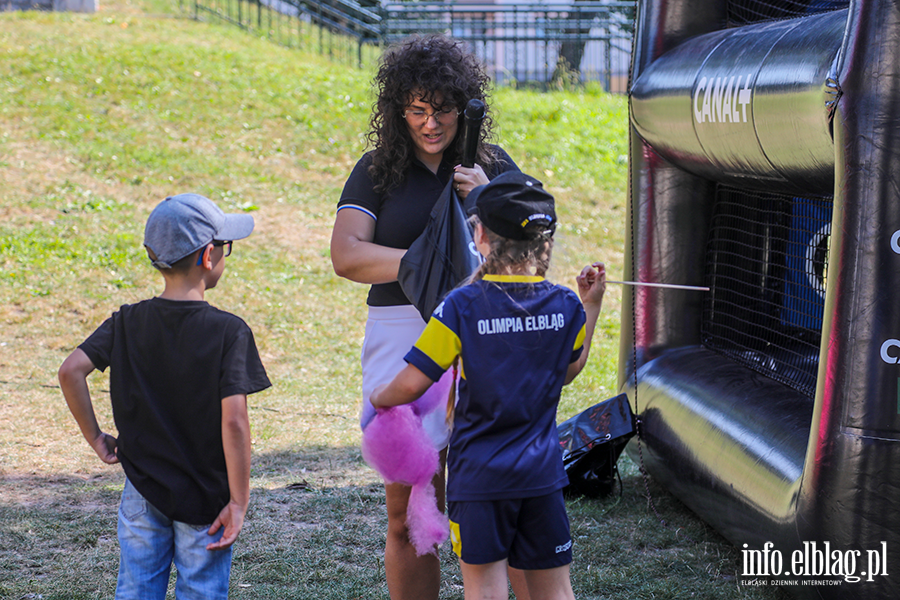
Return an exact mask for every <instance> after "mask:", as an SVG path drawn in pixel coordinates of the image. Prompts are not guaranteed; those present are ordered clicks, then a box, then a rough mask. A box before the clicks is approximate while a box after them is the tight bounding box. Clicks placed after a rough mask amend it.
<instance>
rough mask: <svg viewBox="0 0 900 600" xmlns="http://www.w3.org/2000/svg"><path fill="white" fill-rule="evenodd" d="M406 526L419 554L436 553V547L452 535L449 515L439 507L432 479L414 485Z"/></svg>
mask: <svg viewBox="0 0 900 600" xmlns="http://www.w3.org/2000/svg"><path fill="white" fill-rule="evenodd" d="M406 526H407V528H408V529H409V541H410V542H412V545H413V547H414V548H415V549H416V554H418V555H419V556H422V555H424V554H426V553H428V552H431V553H432V554H436V551H435V549H436V548H437V547H438V546H440V545H441V544H443V543H444V540H446V539H447V536H448V535H450V525H449V522H448V520H447V516H446V515H445V514H444V513H442V512H441V511H439V510H438V508H437V502H436V501H435V496H434V486H433V485H432V484H431V482H430V481H429V482H428V483H427V484H425V485H414V486H413V487H412V491H411V492H410V494H409V504H408V505H407V507H406Z"/></svg>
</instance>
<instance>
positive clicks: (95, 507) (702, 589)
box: [0, 446, 786, 600]
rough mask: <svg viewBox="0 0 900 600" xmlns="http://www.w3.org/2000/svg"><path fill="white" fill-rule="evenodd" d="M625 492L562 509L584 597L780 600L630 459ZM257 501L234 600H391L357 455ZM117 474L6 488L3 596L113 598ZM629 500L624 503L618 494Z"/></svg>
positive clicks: (321, 462) (281, 454) (282, 467)
mask: <svg viewBox="0 0 900 600" xmlns="http://www.w3.org/2000/svg"><path fill="white" fill-rule="evenodd" d="M620 467H621V468H622V470H623V479H622V486H621V489H620V488H619V487H618V486H617V488H616V490H615V492H614V493H613V494H612V495H610V496H609V497H606V498H599V499H588V498H583V497H581V498H573V499H570V500H569V501H568V510H569V518H570V521H571V525H572V537H573V541H574V555H575V560H574V563H573V565H572V581H573V587H574V589H575V593H576V597H578V598H580V599H588V598H595V599H604V600H606V599H621V600H626V599H628V600H632V599H640V598H667V599H680V598H707V599H719V598H721V599H731V598H747V599H770V600H771V599H782V598H785V597H786V596H785V595H784V594H783V592H781V591H780V590H775V589H761V588H743V587H741V586H739V584H738V582H737V579H736V575H737V570H738V569H739V568H740V558H739V553H738V551H737V549H735V548H734V547H733V546H731V545H730V544H729V543H728V542H727V541H725V540H724V539H723V538H721V537H720V536H719V535H718V534H716V533H715V532H714V531H713V530H712V529H710V528H709V527H707V526H706V525H705V524H704V523H702V522H701V521H700V520H699V519H697V518H696V517H695V516H694V515H693V514H692V513H691V512H690V511H688V510H687V509H686V508H685V507H684V506H683V505H681V503H680V502H678V500H677V499H675V498H674V497H673V496H671V495H670V494H668V493H667V492H666V491H665V490H663V489H662V488H661V487H660V486H658V485H656V483H655V482H653V481H652V480H651V481H650V482H649V489H650V494H651V496H652V497H653V500H654V502H655V504H656V506H657V507H658V509H659V511H660V513H661V515H662V516H663V518H664V519H665V520H666V522H667V525H665V526H664V525H661V524H660V523H659V521H658V520H657V518H656V517H655V516H654V514H653V513H652V511H651V510H650V508H649V506H648V501H647V496H646V491H645V486H644V482H643V480H642V478H641V476H640V474H639V473H638V472H637V469H636V468H635V467H634V465H633V464H631V463H630V461H629V460H628V458H627V457H623V459H621V461H620ZM251 476H252V483H251V485H252V488H253V490H252V498H251V505H250V510H249V512H248V514H247V520H246V523H245V526H244V529H243V531H242V533H241V537H240V538H239V540H238V542H237V543H236V544H235V546H234V561H233V570H232V578H231V586H232V593H231V597H232V598H237V599H242V598H248V599H249V598H253V599H257V598H260V599H269V598H272V599H275V598H279V599H285V598H288V599H290V598H298V599H300V598H302V599H306V598H309V599H313V598H316V599H319V598H322V599H325V600H330V599H334V600H337V599H338V598H340V599H341V600H346V599H354V598H387V597H388V596H387V588H386V585H385V580H384V561H383V555H384V535H385V531H386V527H387V520H386V514H385V507H384V488H383V486H382V484H381V481H380V480H379V478H378V476H377V475H376V474H375V473H374V472H373V471H372V470H371V469H369V468H368V467H367V466H366V465H365V463H364V462H363V461H362V459H361V457H360V453H359V449H358V448H356V447H338V448H333V447H325V446H319V447H304V448H297V449H288V450H279V451H276V452H268V453H259V454H254V457H253V468H252V475H251ZM123 481H124V477H123V475H122V473H121V469H112V468H111V469H108V470H106V471H105V472H103V473H101V474H96V475H93V476H79V475H75V474H58V475H26V474H12V475H10V474H7V475H4V476H2V477H0V597H2V598H16V599H20V598H42V599H50V598H73V599H80V598H109V597H112V595H113V593H114V589H115V579H116V571H117V567H118V544H117V542H116V508H117V504H118V499H119V494H120V492H121V487H122V484H123ZM620 492H621V493H620ZM441 558H442V564H443V583H442V590H441V599H442V600H445V599H446V600H450V599H453V600H456V599H461V598H462V586H461V580H460V578H459V569H458V567H457V565H456V560H455V557H454V556H453V555H452V553H451V552H450V550H449V547H448V545H447V544H445V545H444V547H443V548H441Z"/></svg>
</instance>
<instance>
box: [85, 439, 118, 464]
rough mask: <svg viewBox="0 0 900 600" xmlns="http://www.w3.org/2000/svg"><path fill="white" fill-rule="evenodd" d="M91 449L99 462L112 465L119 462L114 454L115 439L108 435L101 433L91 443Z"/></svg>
mask: <svg viewBox="0 0 900 600" xmlns="http://www.w3.org/2000/svg"><path fill="white" fill-rule="evenodd" d="M91 448H93V449H94V452H96V453H97V456H99V457H100V460H102V461H103V462H105V463H106V464H108V465H114V464H116V463H117V462H119V457H118V455H117V454H116V438H114V437H113V436H111V435H109V434H108V433H103V432H102V431H101V432H100V435H98V436H97V437H96V438H94V439H93V440H92V441H91Z"/></svg>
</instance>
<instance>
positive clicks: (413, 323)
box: [360, 305, 452, 450]
mask: <svg viewBox="0 0 900 600" xmlns="http://www.w3.org/2000/svg"><path fill="white" fill-rule="evenodd" d="M424 329H425V321H423V320H422V316H421V315H420V314H419V311H418V310H416V308H415V307H414V306H412V305H405V306H370V307H369V317H368V320H367V321H366V336H365V338H364V340H363V345H362V395H363V402H362V410H361V412H360V426H361V427H362V428H363V429H365V428H366V425H368V424H369V422H370V421H371V420H372V418H373V417H374V416H375V407H373V406H372V404H371V402H370V401H369V398H370V396H371V395H372V392H373V391H374V390H375V388H377V387H378V386H380V385H382V384H386V383H390V382H391V380H392V379H394V376H395V375H396V374H397V373H399V372H400V371H401V370H403V368H404V367H406V364H407V363H406V361H405V360H403V357H404V356H406V353H407V352H409V350H410V349H411V348H412V347H413V345H415V343H416V340H418V339H419V336H420V335H421V334H422V331H423V330H424ZM451 382H452V375H451V373H450V370H448V371H447V373H445V374H444V377H442V378H441V380H440V381H439V382H437V383H435V384H434V385H439V386H442V387H444V388H446V390H447V392H449V391H450V385H451ZM444 397H446V394H445V395H444ZM422 426H423V427H424V428H425V431H426V433H427V434H428V437H429V438H430V439H431V442H432V443H433V444H434V447H435V448H437V449H439V450H440V449H443V448H446V447H447V443H448V442H449V441H450V428H449V427H448V426H447V414H446V411H445V410H434V411H432V412H430V413H427V414H425V415H424V416H423V417H422Z"/></svg>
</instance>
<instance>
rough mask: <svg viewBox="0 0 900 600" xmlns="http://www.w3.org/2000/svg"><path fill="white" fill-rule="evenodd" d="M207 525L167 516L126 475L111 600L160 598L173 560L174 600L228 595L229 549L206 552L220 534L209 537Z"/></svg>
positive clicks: (163, 595) (199, 599)
mask: <svg viewBox="0 0 900 600" xmlns="http://www.w3.org/2000/svg"><path fill="white" fill-rule="evenodd" d="M208 529H209V525H188V524H187V523H181V522H178V521H172V520H171V519H169V518H167V517H166V516H165V515H163V514H162V513H161V512H159V511H158V510H156V509H155V508H154V507H153V506H152V505H151V504H150V503H149V502H147V501H146V500H145V499H144V497H143V496H141V494H140V493H139V492H138V491H137V490H136V489H135V488H134V486H133V485H131V482H130V481H128V480H127V479H126V480H125V489H124V490H123V491H122V502H121V504H120V505H119V531H118V533H119V551H120V554H119V581H118V584H117V585H116V600H157V599H158V600H163V599H164V598H165V597H166V589H167V588H168V586H169V572H170V570H171V568H172V563H173V562H174V563H175V568H176V569H177V570H178V578H177V581H176V583H175V597H176V598H178V600H193V599H197V600H212V599H214V598H222V599H225V598H228V579H229V577H230V575H231V548H228V549H227V550H216V551H210V550H207V549H206V545H207V544H209V543H211V542H213V541H216V540H218V539H219V538H220V537H222V533H223V530H222V529H220V530H219V531H217V532H216V535H209V534H207V533H206V532H207V530H208Z"/></svg>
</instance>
